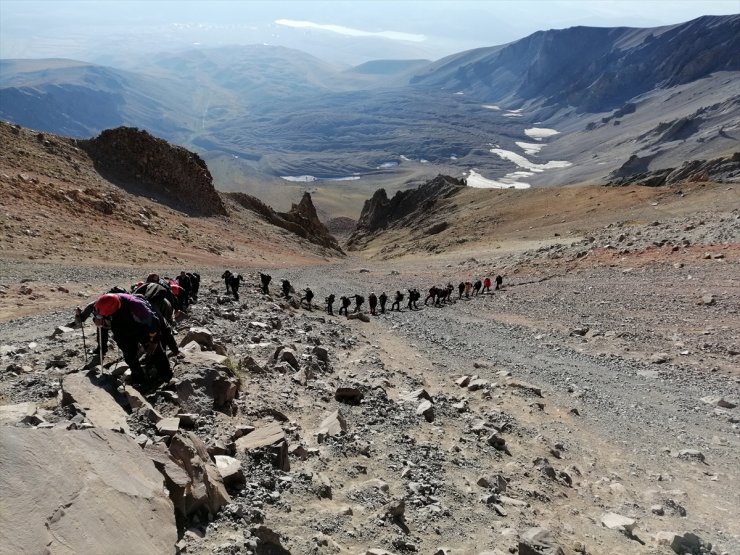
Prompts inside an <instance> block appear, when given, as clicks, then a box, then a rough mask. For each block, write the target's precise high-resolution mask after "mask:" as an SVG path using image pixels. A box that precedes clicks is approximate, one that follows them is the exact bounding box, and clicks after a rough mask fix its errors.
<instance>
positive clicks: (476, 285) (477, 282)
mask: <svg viewBox="0 0 740 555" xmlns="http://www.w3.org/2000/svg"><path fill="white" fill-rule="evenodd" d="M481 287H483V282H482V281H481V280H479V279H477V280H475V283H474V284H473V295H477V294H478V293H480V288H481Z"/></svg>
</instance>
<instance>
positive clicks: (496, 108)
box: [483, 104, 501, 110]
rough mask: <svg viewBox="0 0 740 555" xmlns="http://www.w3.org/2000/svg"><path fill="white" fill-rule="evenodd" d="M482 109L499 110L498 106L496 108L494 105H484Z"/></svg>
mask: <svg viewBox="0 0 740 555" xmlns="http://www.w3.org/2000/svg"><path fill="white" fill-rule="evenodd" d="M483 107H484V108H485V109H486V110H500V109H501V108H499V107H498V106H496V105H495V104H484V105H483Z"/></svg>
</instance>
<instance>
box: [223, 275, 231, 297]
mask: <svg viewBox="0 0 740 555" xmlns="http://www.w3.org/2000/svg"><path fill="white" fill-rule="evenodd" d="M221 279H223V280H224V283H225V284H226V294H227V295H228V294H229V293H231V270H226V271H225V272H224V273H223V274H221Z"/></svg>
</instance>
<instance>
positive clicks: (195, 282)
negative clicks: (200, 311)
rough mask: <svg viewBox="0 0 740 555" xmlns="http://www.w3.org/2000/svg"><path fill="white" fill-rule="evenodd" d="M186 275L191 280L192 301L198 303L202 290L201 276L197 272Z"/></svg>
mask: <svg viewBox="0 0 740 555" xmlns="http://www.w3.org/2000/svg"><path fill="white" fill-rule="evenodd" d="M186 275H187V276H188V277H189V278H190V301H191V302H192V303H197V302H198V290H199V289H200V274H199V273H197V272H188V273H187V274H186Z"/></svg>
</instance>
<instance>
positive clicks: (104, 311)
mask: <svg viewBox="0 0 740 555" xmlns="http://www.w3.org/2000/svg"><path fill="white" fill-rule="evenodd" d="M119 308H121V299H120V298H119V297H118V295H114V294H112V293H106V294H105V295H102V296H101V297H100V298H99V299H98V300H97V301H95V312H97V313H98V314H100V315H101V316H111V315H112V314H113V313H114V312H116V311H117V310H118V309H119Z"/></svg>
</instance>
